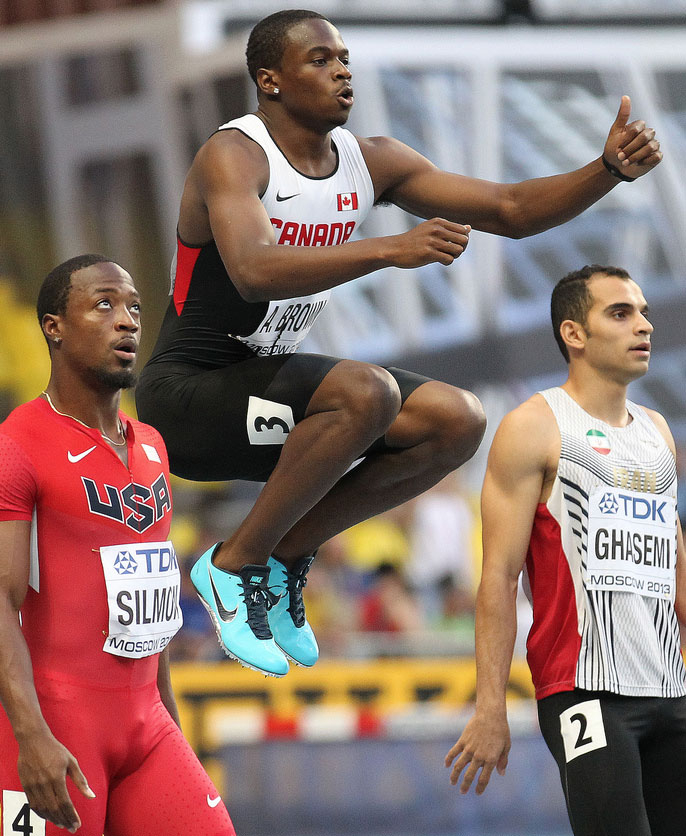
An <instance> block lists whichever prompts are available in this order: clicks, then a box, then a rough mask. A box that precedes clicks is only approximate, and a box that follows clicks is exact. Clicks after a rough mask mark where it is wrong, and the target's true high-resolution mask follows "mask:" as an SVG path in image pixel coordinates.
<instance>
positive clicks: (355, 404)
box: [308, 360, 402, 437]
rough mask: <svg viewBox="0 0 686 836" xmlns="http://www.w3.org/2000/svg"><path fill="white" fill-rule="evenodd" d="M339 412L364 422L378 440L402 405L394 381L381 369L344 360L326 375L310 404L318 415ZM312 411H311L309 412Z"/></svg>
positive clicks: (350, 418) (398, 390)
mask: <svg viewBox="0 0 686 836" xmlns="http://www.w3.org/2000/svg"><path fill="white" fill-rule="evenodd" d="M323 404H326V407H325V408H327V409H340V410H342V411H343V412H345V413H346V414H347V416H348V419H349V420H353V421H358V422H364V424H365V426H366V427H367V428H368V429H369V430H370V431H371V432H372V434H374V433H376V435H375V436H374V437H376V436H378V435H381V434H383V433H384V432H385V431H386V429H387V428H388V427H389V426H390V425H391V424H392V423H393V421H394V420H395V418H396V416H397V415H398V412H399V411H400V407H401V404H402V401H401V395H400V389H399V388H398V384H397V383H396V381H395V378H394V377H393V376H392V375H391V374H390V373H389V372H387V371H386V369H382V368H381V367H380V366H374V365H372V364H370V363H359V362H357V361H355V360H341V362H340V363H338V364H337V365H336V366H334V368H333V369H332V370H331V371H330V372H329V373H328V374H327V375H326V377H325V378H324V380H323V381H322V384H321V385H320V387H319V389H318V390H317V392H315V395H314V396H313V398H312V401H311V402H310V409H312V408H313V407H314V409H315V411H316V410H317V409H321V407H322V405H323ZM309 411H310V410H309V409H308V412H309Z"/></svg>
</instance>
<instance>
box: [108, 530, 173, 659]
mask: <svg viewBox="0 0 686 836" xmlns="http://www.w3.org/2000/svg"><path fill="white" fill-rule="evenodd" d="M100 559H101V560H102V568H103V572H104V574H105V584H106V586H107V605H108V608H109V634H108V636H107V638H106V639H105V644H104V645H103V650H104V651H105V653H112V654H113V655H115V656H126V657H128V658H130V659H140V658H141V657H143V656H152V655H153V654H154V653H159V652H160V651H162V650H164V648H165V647H166V646H167V645H168V644H169V642H170V641H171V639H172V638H173V636H174V635H175V634H176V632H177V631H178V630H179V628H180V627H181V625H182V624H183V616H182V615H181V607H180V605H179V594H180V589H181V576H180V573H179V564H178V561H177V559H176V553H175V551H174V546H173V545H172V544H171V543H170V542H169V541H168V540H167V541H166V542H164V543H130V544H125V545H121V546H102V547H101V549H100Z"/></svg>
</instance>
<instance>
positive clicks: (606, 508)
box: [585, 485, 676, 600]
mask: <svg viewBox="0 0 686 836" xmlns="http://www.w3.org/2000/svg"><path fill="white" fill-rule="evenodd" d="M588 507H589V511H588V556H587V565H586V576H585V584H586V588H587V589H606V590H615V591H619V592H633V593H636V594H637V595H644V596H646V597H648V598H664V599H666V600H673V599H674V593H675V578H676V500H675V499H674V498H673V497H671V496H665V495H663V494H652V493H638V492H637V491H629V490H624V489H622V488H613V487H609V486H607V485H602V486H600V487H598V488H597V489H596V490H595V491H594V492H593V493H592V494H591V496H590V497H589V506H588Z"/></svg>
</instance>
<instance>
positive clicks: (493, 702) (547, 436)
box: [445, 395, 559, 794]
mask: <svg viewBox="0 0 686 836" xmlns="http://www.w3.org/2000/svg"><path fill="white" fill-rule="evenodd" d="M558 457H559V433H558V432H557V425H556V424H555V421H554V418H553V416H552V413H551V411H550V409H549V407H548V406H547V404H545V401H544V400H543V398H542V396H541V395H535V396H534V397H533V398H531V399H530V400H529V401H527V402H526V403H524V404H522V405H521V406H520V407H518V408H517V409H515V410H514V411H513V412H511V413H509V414H508V415H506V416H505V418H504V419H503V421H502V423H501V425H500V427H499V428H498V431H497V432H496V435H495V438H494V440H493V445H492V447H491V450H490V453H489V457H488V466H487V469H486V476H485V478H484V485H483V490H482V494H481V515H482V521H483V546H484V555H483V572H482V576H481V583H480V585H479V591H478V594H477V602H476V674H477V696H476V710H475V713H474V715H473V717H472V718H471V719H470V720H469V722H468V723H467V725H466V727H465V729H464V731H463V732H462V734H461V736H460V738H459V740H458V741H457V743H456V744H455V745H454V746H453V747H452V749H450V751H449V752H448V754H447V755H446V758H445V765H446V767H449V768H450V767H451V766H452V770H451V773H450V781H451V783H452V784H457V783H458V781H459V779H460V774H461V773H462V771H463V770H465V772H464V775H463V778H462V784H461V786H460V792H462V793H466V792H467V791H468V790H469V788H470V786H471V784H472V782H473V781H474V779H475V778H476V777H477V773H478V772H479V770H481V773H480V775H479V778H478V781H477V785H476V792H477V794H481V793H482V792H483V791H484V790H485V789H486V786H487V785H488V782H489V780H490V777H491V773H492V771H493V769H494V768H497V770H498V772H499V773H500V774H501V775H502V774H503V773H504V772H505V768H506V766H507V758H508V753H509V750H510V730H509V726H508V722H507V706H506V700H505V695H506V689H507V681H508V678H509V673H510V665H511V663H512V654H513V651H514V642H515V637H516V633H517V620H516V596H517V583H518V579H519V575H520V573H521V571H522V568H523V566H524V561H525V560H526V554H527V549H528V545H529V539H530V536H531V527H532V523H533V519H534V514H535V512H536V507H537V505H538V503H539V501H540V500H541V498H542V497H545V496H546V492H549V490H550V483H551V482H552V479H553V478H554V469H553V468H554V467H556V462H557V458H558Z"/></svg>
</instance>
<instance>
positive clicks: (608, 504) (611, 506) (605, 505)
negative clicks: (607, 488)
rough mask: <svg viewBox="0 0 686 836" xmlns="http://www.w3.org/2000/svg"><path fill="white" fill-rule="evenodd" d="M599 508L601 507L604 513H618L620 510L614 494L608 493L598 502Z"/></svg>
mask: <svg viewBox="0 0 686 836" xmlns="http://www.w3.org/2000/svg"><path fill="white" fill-rule="evenodd" d="M598 508H600V510H601V511H602V513H603V514H616V513H617V511H619V503H618V502H617V500H616V499H615V496H614V494H611V493H606V494H605V496H603V498H602V499H601V500H600V502H599V503H598Z"/></svg>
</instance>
